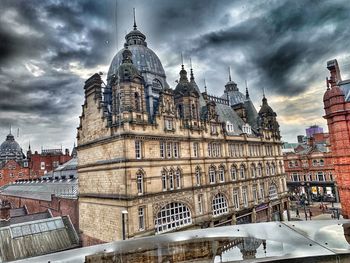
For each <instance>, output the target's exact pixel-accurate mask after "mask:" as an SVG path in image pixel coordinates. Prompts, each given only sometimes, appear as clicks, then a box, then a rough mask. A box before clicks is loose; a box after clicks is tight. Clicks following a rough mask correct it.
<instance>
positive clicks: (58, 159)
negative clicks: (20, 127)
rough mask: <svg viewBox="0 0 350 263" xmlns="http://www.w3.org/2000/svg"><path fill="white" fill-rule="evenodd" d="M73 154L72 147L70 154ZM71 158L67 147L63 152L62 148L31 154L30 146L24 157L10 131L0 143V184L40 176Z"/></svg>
mask: <svg viewBox="0 0 350 263" xmlns="http://www.w3.org/2000/svg"><path fill="white" fill-rule="evenodd" d="M74 154H75V151H74V149H73V152H72V155H74ZM71 159H72V156H71V155H70V154H69V150H68V149H66V150H65V153H63V152H62V149H47V150H42V151H41V153H38V152H37V151H35V153H34V154H32V151H31V149H30V146H29V150H28V151H27V157H26V156H25V155H24V153H23V150H22V148H21V147H20V145H19V144H18V143H17V142H16V140H15V137H14V136H13V135H12V134H11V132H10V134H8V135H7V136H6V140H5V141H4V142H3V143H2V144H1V145H0V186H3V185H6V184H9V183H11V182H15V181H18V180H26V179H36V178H39V177H42V176H43V175H45V174H46V173H48V172H51V171H53V170H54V169H55V168H57V167H58V166H59V165H62V164H64V163H66V162H68V161H69V160H71Z"/></svg>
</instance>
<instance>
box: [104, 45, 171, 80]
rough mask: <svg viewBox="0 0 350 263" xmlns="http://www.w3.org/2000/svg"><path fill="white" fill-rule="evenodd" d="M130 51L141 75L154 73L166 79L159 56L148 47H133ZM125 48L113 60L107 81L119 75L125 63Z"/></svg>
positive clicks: (129, 47) (130, 47)
mask: <svg viewBox="0 0 350 263" xmlns="http://www.w3.org/2000/svg"><path fill="white" fill-rule="evenodd" d="M128 49H129V50H130V51H131V53H132V61H133V64H134V65H135V66H136V68H137V69H138V70H139V71H140V73H145V72H147V73H153V74H155V75H158V76H160V77H163V78H165V72H164V69H163V66H162V63H161V62H160V59H159V58H158V56H157V55H156V54H155V53H154V52H153V51H152V50H151V49H149V48H148V47H146V46H143V45H131V46H128ZM124 50H125V48H123V49H122V50H120V51H119V52H118V53H117V54H116V55H115V56H114V58H113V60H112V63H111V66H110V67H109V70H108V76H107V79H108V80H109V79H110V78H111V77H112V76H113V75H114V74H116V73H117V71H118V68H119V66H120V65H121V64H122V61H123V52H124Z"/></svg>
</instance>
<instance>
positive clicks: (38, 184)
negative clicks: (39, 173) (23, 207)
mask: <svg viewBox="0 0 350 263" xmlns="http://www.w3.org/2000/svg"><path fill="white" fill-rule="evenodd" d="M78 192H79V191H78V179H65V180H63V179H61V180H49V181H32V182H17V183H13V184H9V185H6V186H4V187H2V189H1V191H0V194H2V195H10V196H19V197H25V198H30V199H38V200H45V201H51V195H56V196H60V197H64V198H77V197H78Z"/></svg>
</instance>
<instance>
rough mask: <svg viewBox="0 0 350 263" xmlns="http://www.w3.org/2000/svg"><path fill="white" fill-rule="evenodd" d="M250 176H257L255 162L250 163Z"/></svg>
mask: <svg viewBox="0 0 350 263" xmlns="http://www.w3.org/2000/svg"><path fill="white" fill-rule="evenodd" d="M250 176H251V177H252V178H255V176H256V170H255V165H254V164H253V163H252V164H251V165H250Z"/></svg>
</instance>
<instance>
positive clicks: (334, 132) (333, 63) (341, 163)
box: [323, 59, 350, 218]
mask: <svg viewBox="0 0 350 263" xmlns="http://www.w3.org/2000/svg"><path fill="white" fill-rule="evenodd" d="M327 68H328V70H329V71H330V78H329V79H328V78H327V91H326V92H325V94H324V97H323V103H324V109H325V112H326V115H325V116H324V118H325V119H326V120H327V124H328V130H329V135H330V144H331V150H332V155H333V162H334V169H335V174H336V178H337V179H336V181H337V185H338V190H339V195H340V200H341V205H342V214H343V216H344V218H350V130H349V129H350V98H349V95H350V80H342V79H341V75H340V70H339V66H338V62H337V60H335V59H334V60H330V61H328V62H327Z"/></svg>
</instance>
